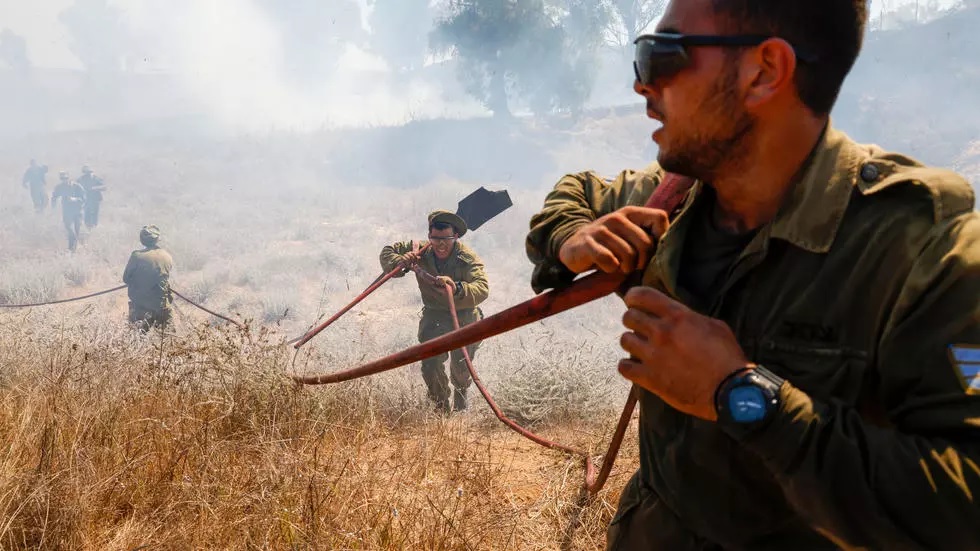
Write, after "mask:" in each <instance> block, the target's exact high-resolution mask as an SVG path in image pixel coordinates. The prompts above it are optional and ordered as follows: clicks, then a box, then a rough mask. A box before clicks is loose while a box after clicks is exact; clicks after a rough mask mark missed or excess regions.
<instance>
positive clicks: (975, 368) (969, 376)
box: [947, 344, 980, 395]
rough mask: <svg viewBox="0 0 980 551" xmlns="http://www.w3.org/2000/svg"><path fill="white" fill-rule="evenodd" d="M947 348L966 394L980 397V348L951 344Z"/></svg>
mask: <svg viewBox="0 0 980 551" xmlns="http://www.w3.org/2000/svg"><path fill="white" fill-rule="evenodd" d="M947 348H948V353H949V361H950V362H951V363H952V364H953V368H954V369H956V374H957V375H958V376H959V377H960V381H961V382H962V383H963V388H964V389H965V390H966V393H967V394H977V395H980V346H976V345H967V344H951V345H949V346H948V347H947Z"/></svg>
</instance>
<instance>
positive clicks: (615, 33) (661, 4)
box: [599, 0, 667, 55]
mask: <svg viewBox="0 0 980 551" xmlns="http://www.w3.org/2000/svg"><path fill="white" fill-rule="evenodd" d="M599 5H600V6H602V8H604V9H605V11H606V12H607V13H608V16H607V18H606V25H605V32H606V43H607V44H608V45H609V46H611V47H613V48H616V49H620V50H623V51H626V52H628V53H629V54H630V55H632V52H633V41H634V40H636V37H637V36H639V35H640V33H642V32H643V31H644V30H645V29H646V28H647V27H649V26H650V24H652V23H653V22H654V21H656V20H657V18H659V17H660V16H661V15H663V13H664V9H665V8H666V7H667V1H666V0H599Z"/></svg>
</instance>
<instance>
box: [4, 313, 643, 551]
mask: <svg viewBox="0 0 980 551" xmlns="http://www.w3.org/2000/svg"><path fill="white" fill-rule="evenodd" d="M57 316H58V314H57V313H56V312H52V313H48V314H41V315H38V316H37V319H36V320H35V322H34V323H27V324H25V323H19V322H17V320H15V319H13V318H11V317H4V318H0V332H2V334H3V335H4V338H3V339H2V341H0V361H2V362H3V366H4V367H3V370H2V378H0V404H2V405H0V434H2V437H3V439H4V441H5V442H7V443H8V446H7V449H6V451H5V452H4V453H3V454H0V518H2V519H3V522H2V523H0V547H3V548H5V549H21V548H44V549H135V548H139V547H140V546H144V547H142V548H144V549H193V548H207V549H225V548H228V549H251V548H276V549H281V548H304V549H305V548H316V549H406V548H411V549H418V548H424V549H557V548H560V547H564V548H570V549H594V548H599V547H601V546H602V542H603V537H604V536H603V534H604V529H605V524H606V523H607V522H608V520H609V517H610V515H611V512H612V503H614V501H611V500H614V499H615V493H618V489H619V487H620V486H621V485H622V479H614V480H613V481H611V483H610V485H609V486H610V487H611V488H612V490H611V492H613V493H611V494H609V493H607V492H610V490H604V491H603V492H602V493H601V494H600V495H599V496H598V498H597V499H595V500H593V501H592V502H590V503H589V504H588V505H586V506H585V508H584V509H582V508H581V505H580V504H579V502H578V500H579V497H580V496H579V486H580V484H581V476H582V465H581V461H580V460H579V459H576V458H570V457H567V456H564V455H561V454H558V453H555V452H551V451H547V450H544V449H543V448H540V447H538V446H536V445H534V444H532V443H530V442H528V441H526V440H523V439H521V438H520V437H517V436H516V435H514V434H513V433H512V432H510V431H507V430H506V429H502V428H500V427H499V426H496V425H495V426H490V427H488V426H486V424H485V423H483V422H482V421H481V420H480V415H464V416H456V417H452V418H449V419H445V418H442V417H439V416H437V415H435V414H433V413H430V412H429V410H428V406H427V404H426V403H425V401H424V399H423V398H422V395H423V393H422V391H421V388H420V382H419V377H418V374H417V372H413V371H412V370H410V369H406V370H398V371H394V372H389V373H386V374H382V375H379V376H376V377H372V378H367V379H361V380H357V381H352V382H349V383H342V384H338V385H329V386H316V387H301V386H298V385H295V384H294V383H293V382H292V381H291V379H289V378H288V377H286V376H285V374H286V373H288V372H289V371H290V370H292V369H297V370H298V369H307V368H312V367H314V366H315V367H317V368H319V369H332V368H335V367H336V365H331V364H332V363H333V362H331V360H330V357H329V355H324V354H323V353H320V352H316V351H310V352H306V351H305V349H304V351H301V352H300V353H298V354H293V353H291V352H292V348H291V347H281V346H278V345H279V344H281V338H279V337H273V336H272V335H271V334H270V333H268V332H266V331H265V330H262V329H260V330H257V331H254V332H253V329H252V328H247V329H246V330H245V331H239V330H236V329H235V328H234V327H231V326H221V327H211V326H209V325H206V324H205V325H197V326H194V327H193V329H192V330H191V331H189V332H187V333H185V334H181V335H174V334H161V333H157V332H153V333H151V334H149V335H147V336H142V337H141V336H139V335H138V334H135V333H133V332H132V331H130V330H129V329H128V328H126V327H125V326H123V325H122V324H121V323H119V322H118V321H116V320H113V319H111V318H109V317H103V318H98V317H97V316H94V315H93V316H86V317H84V318H85V319H80V318H73V319H71V320H68V319H63V318H58V317H57ZM46 327H58V328H59V329H58V330H56V331H48V330H45V328H46ZM331 353H338V354H341V356H342V355H343V354H344V353H345V351H343V350H339V351H332V352H331ZM341 356H338V358H340V357H341ZM339 361H340V360H339V359H338V362H339ZM479 407H480V406H479V404H478V403H475V404H474V409H478V408H479ZM611 427H612V419H602V420H601V422H597V423H596V425H595V426H594V427H591V428H589V427H584V429H583V428H582V427H579V428H578V429H576V430H575V431H567V432H564V433H562V434H561V435H560V436H561V437H562V438H567V439H570V440H571V442H569V443H570V444H572V445H576V446H580V447H583V448H586V449H597V448H602V447H604V446H605V439H606V438H608V434H607V433H608V431H609V430H611ZM590 432H591V433H594V434H590ZM625 447H626V448H627V449H629V448H630V445H629V443H627V444H626V446H625ZM634 461H635V460H634V458H633V457H631V456H630V454H629V452H628V453H627V457H621V458H620V462H621V463H620V467H619V468H617V470H616V473H617V475H616V476H617V477H621V476H622V475H623V474H625V473H628V472H629V469H630V468H631V467H630V465H633V464H635V463H634ZM573 520H574V521H575V523H574V524H572V525H570V524H569V523H570V522H572V521H573ZM569 526H572V527H573V528H574V529H573V530H570V531H569V530H567V529H568V528H569ZM566 532H567V533H566ZM568 534H570V535H568ZM563 540H565V541H564V543H563Z"/></svg>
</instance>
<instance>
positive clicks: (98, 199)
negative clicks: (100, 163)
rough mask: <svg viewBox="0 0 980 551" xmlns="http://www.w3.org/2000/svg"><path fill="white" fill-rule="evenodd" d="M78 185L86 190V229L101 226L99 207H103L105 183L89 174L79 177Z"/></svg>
mask: <svg viewBox="0 0 980 551" xmlns="http://www.w3.org/2000/svg"><path fill="white" fill-rule="evenodd" d="M78 184H79V185H80V186H82V188H83V189H84V190H85V227H87V228H94V227H96V226H98V225H99V207H101V206H102V198H103V192H104V191H105V189H106V186H105V182H104V181H103V180H102V178H99V177H98V176H96V175H95V174H92V173H91V172H89V173H86V174H83V175H82V176H79V178H78Z"/></svg>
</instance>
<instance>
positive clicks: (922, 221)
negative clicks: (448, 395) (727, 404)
mask: <svg viewBox="0 0 980 551" xmlns="http://www.w3.org/2000/svg"><path fill="white" fill-rule="evenodd" d="M662 175H663V171H662V169H660V168H659V167H658V166H657V164H656V163H654V164H653V165H651V166H650V167H648V168H647V169H645V170H642V171H632V170H628V171H624V172H622V173H620V174H619V176H618V177H617V178H615V180H613V181H605V180H603V179H602V178H600V177H599V176H597V175H596V174H595V173H593V172H583V173H579V174H572V175H567V176H565V177H564V178H562V179H561V180H560V181H559V182H558V184H557V185H556V186H555V188H554V190H553V191H552V192H550V193H549V195H548V196H547V198H546V200H545V203H544V208H543V209H542V210H541V211H540V212H539V213H537V214H536V215H535V216H533V217H532V219H531V221H530V228H531V231H530V233H529V234H528V236H527V242H526V245H527V254H528V256H529V258H530V259H531V261H532V262H533V263H534V265H535V269H534V273H533V276H532V277H533V280H532V286H533V288H534V289H535V291H536V292H540V291H541V290H543V289H546V288H550V287H555V286H561V285H564V284H566V283H567V282H568V281H570V279H571V278H572V277H573V275H572V274H571V273H570V272H569V271H568V270H567V268H565V267H564V266H562V265H561V263H560V261H559V260H558V251H559V249H560V247H561V244H562V243H563V241H564V240H565V239H567V238H568V236H570V235H571V234H572V233H574V232H575V230H576V229H578V228H579V227H581V226H582V225H584V224H587V223H589V222H591V221H593V220H595V219H596V218H598V217H599V216H602V215H604V214H607V213H609V212H611V211H613V210H615V209H618V208H620V207H623V206H626V205H643V204H644V203H645V202H646V200H647V198H648V197H649V196H650V193H651V192H652V190H653V189H654V188H655V187H656V186H657V184H658V183H659V182H660V180H661V178H662ZM702 186H703V184H702V183H695V186H694V188H693V189H692V190H691V192H690V193H689V195H688V197H687V200H686V202H685V205H684V207H683V210H682V211H681V212H680V214H679V215H677V217H676V218H675V219H674V221H673V222H672V224H671V226H670V227H669V229H668V231H667V232H666V233H665V234H664V235H663V236H662V238H661V239H660V240H659V243H658V248H657V251H656V254H655V255H654V258H653V259H652V260H651V262H650V263H649V265H648V266H647V267H646V268H645V270H644V272H643V274H642V275H643V277H642V282H643V284H644V285H648V286H652V287H655V288H657V289H659V290H661V291H663V292H665V293H667V294H669V295H670V296H672V297H674V298H675V299H677V300H679V301H681V302H683V303H685V304H687V305H689V306H690V307H692V308H694V309H695V310H697V311H699V312H701V313H704V314H707V315H711V316H713V317H716V318H719V319H721V320H724V321H725V322H727V323H728V325H729V326H730V327H731V328H732V330H733V331H734V332H735V334H736V336H737V338H738V340H739V342H740V343H741V346H742V348H743V349H744V350H745V353H746V355H747V356H748V357H749V359H750V360H752V361H754V362H757V363H760V364H762V365H765V366H766V367H768V368H769V369H771V370H772V371H774V372H775V373H777V374H778V375H780V376H782V377H784V378H786V379H787V381H788V382H787V383H785V384H784V385H783V387H782V389H781V397H782V406H781V410H780V411H779V413H778V414H777V416H776V418H775V419H774V421H773V422H772V423H771V424H769V425H768V426H767V427H766V428H765V429H764V430H763V431H762V432H760V433H757V434H755V435H752V436H749V437H744V438H743V437H738V436H737V435H734V434H728V433H727V432H725V431H724V430H722V429H721V428H720V426H719V425H717V424H716V423H713V422H709V421H704V420H701V419H698V418H694V417H691V416H688V415H685V414H682V413H680V412H678V411H677V410H674V409H673V408H671V407H670V406H668V405H667V404H665V403H664V402H663V401H662V400H660V399H659V398H658V397H657V396H655V395H653V394H651V393H649V392H646V391H643V392H642V397H641V400H640V407H641V410H640V433H639V440H640V442H639V446H640V468H639V472H638V476H637V477H636V478H637V482H636V483H635V484H631V486H630V487H629V488H627V490H625V491H624V492H625V493H624V496H623V500H622V501H621V505H620V510H619V511H618V513H617V518H620V517H622V516H623V515H625V514H628V513H629V509H630V508H631V507H635V506H637V505H638V504H639V503H640V502H641V501H642V500H643V498H644V494H647V495H650V493H651V492H652V493H653V494H655V495H657V496H659V497H660V499H661V500H662V503H663V504H664V505H666V506H667V507H669V508H670V510H672V511H673V512H674V513H676V515H677V517H679V519H680V522H681V523H682V524H683V525H684V526H685V527H686V529H687V530H689V531H691V532H693V533H696V534H698V535H700V536H701V537H704V538H706V539H708V540H710V541H713V542H715V543H717V544H720V545H723V546H725V548H728V549H780V548H785V549H789V548H800V549H802V548H808V549H809V548H834V546H840V547H843V548H847V549H857V548H867V549H888V550H895V549H927V548H928V549H968V548H969V549H980V376H977V374H978V367H980V217H978V214H977V213H976V212H975V211H974V193H973V189H972V188H971V186H970V185H969V183H968V182H966V181H965V180H964V179H963V178H962V177H960V176H959V175H957V174H955V173H953V172H950V171H946V170H941V169H936V168H927V167H925V166H923V165H921V164H919V163H918V162H916V161H915V160H913V159H910V158H908V157H905V156H902V155H899V154H896V153H890V152H886V151H883V150H882V149H880V148H878V147H877V146H873V145H860V144H857V143H854V142H853V141H851V140H850V139H849V138H848V137H847V136H846V135H845V134H843V133H841V132H839V131H836V130H834V129H833V128H831V127H828V129H827V130H826V131H825V133H824V135H823V136H822V138H821V141H820V143H819V144H818V145H817V147H816V148H815V150H814V151H813V152H812V154H811V156H810V158H809V159H808V160H807V163H806V165H805V166H804V167H803V168H802V169H801V172H800V176H799V177H798V178H797V179H796V181H795V183H794V187H793V188H792V190H791V192H790V194H789V196H788V199H787V201H786V202H785V204H784V205H783V207H782V208H781V210H780V211H779V213H778V214H777V216H776V218H775V219H774V220H773V221H771V222H770V223H768V224H766V225H765V226H763V227H762V228H761V229H760V230H759V232H758V233H757V234H756V236H755V237H754V238H753V240H752V241H751V242H750V243H749V245H748V246H747V247H746V248H745V250H744V251H743V252H742V253H741V255H740V256H739V257H738V259H737V260H736V261H735V263H734V264H733V266H732V268H731V270H730V272H729V274H728V277H727V281H726V283H725V284H724V285H723V286H722V288H721V290H720V292H719V293H718V299H717V300H716V302H715V303H714V304H700V303H699V301H697V300H696V299H695V298H694V297H692V296H691V295H690V294H689V293H687V292H686V291H685V289H683V288H681V287H680V286H679V285H678V281H677V274H678V270H679V264H680V259H681V252H682V249H683V247H684V239H685V232H686V231H687V229H688V228H689V227H690V226H691V218H692V216H691V215H690V213H691V212H697V210H696V209H694V208H692V207H695V206H696V205H698V201H699V199H700V198H701V196H702V194H701V189H702ZM616 520H617V519H614V522H616ZM644 529H645V530H649V531H650V534H649V537H650V538H651V539H652V541H656V540H657V530H658V527H656V526H649V527H646V528H644ZM820 541H823V542H824V543H823V544H821V543H820ZM830 542H833V544H834V545H831V544H830Z"/></svg>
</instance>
